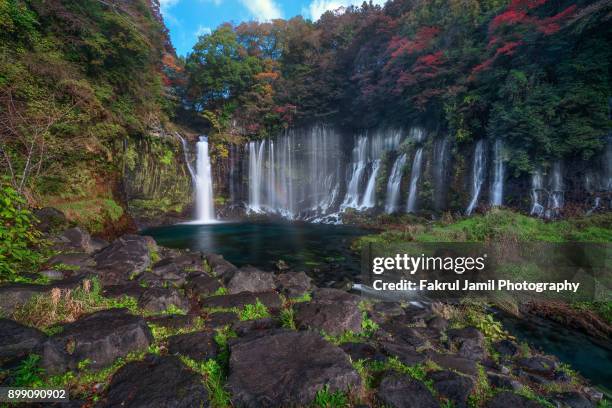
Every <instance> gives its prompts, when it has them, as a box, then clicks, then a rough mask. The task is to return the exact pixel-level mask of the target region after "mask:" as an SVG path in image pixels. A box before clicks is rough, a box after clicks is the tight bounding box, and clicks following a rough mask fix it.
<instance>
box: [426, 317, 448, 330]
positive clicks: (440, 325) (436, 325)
mask: <svg viewBox="0 0 612 408" xmlns="http://www.w3.org/2000/svg"><path fill="white" fill-rule="evenodd" d="M427 327H429V328H431V329H435V330H438V331H444V330H446V328H447V327H448V320H446V319H445V318H443V317H440V316H434V317H432V318H431V319H429V320H428V321H427Z"/></svg>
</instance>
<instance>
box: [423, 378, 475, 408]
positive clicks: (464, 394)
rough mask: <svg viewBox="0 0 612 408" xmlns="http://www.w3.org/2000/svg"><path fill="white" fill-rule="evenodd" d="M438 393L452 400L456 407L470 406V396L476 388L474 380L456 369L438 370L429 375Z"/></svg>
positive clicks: (464, 407)
mask: <svg viewBox="0 0 612 408" xmlns="http://www.w3.org/2000/svg"><path fill="white" fill-rule="evenodd" d="M428 378H429V379H430V380H431V381H432V382H433V387H434V389H435V390H436V392H437V393H438V395H440V396H442V397H444V398H447V399H449V400H451V401H452V402H453V404H454V406H455V407H456V408H466V407H467V406H468V402H467V401H468V396H469V395H470V394H471V393H472V390H473V389H474V380H473V379H472V378H470V377H466V376H465V375H461V374H457V373H456V372H454V371H437V372H434V373H431V374H429V375H428Z"/></svg>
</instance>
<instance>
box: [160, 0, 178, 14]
mask: <svg viewBox="0 0 612 408" xmlns="http://www.w3.org/2000/svg"><path fill="white" fill-rule="evenodd" d="M179 1H180V0H159V9H160V10H161V12H162V13H166V12H167V11H168V10H169V9H171V8H172V7H174V6H176V5H177V4H178V2H179Z"/></svg>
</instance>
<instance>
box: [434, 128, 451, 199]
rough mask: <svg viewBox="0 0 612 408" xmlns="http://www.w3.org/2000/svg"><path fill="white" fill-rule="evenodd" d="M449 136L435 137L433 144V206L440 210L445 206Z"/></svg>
mask: <svg viewBox="0 0 612 408" xmlns="http://www.w3.org/2000/svg"><path fill="white" fill-rule="evenodd" d="M449 153H450V138H449V137H443V138H440V139H437V140H436V141H435V144H434V156H433V182H434V207H435V209H436V210H438V211H440V210H442V209H443V208H444V207H445V206H446V189H447V187H448V183H447V171H448V165H449Z"/></svg>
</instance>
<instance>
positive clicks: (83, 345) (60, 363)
mask: <svg viewBox="0 0 612 408" xmlns="http://www.w3.org/2000/svg"><path fill="white" fill-rule="evenodd" d="M152 341H153V336H152V335H151V331H150V330H149V327H148V326H147V324H146V322H145V320H144V319H143V318H142V317H140V316H134V315H131V314H129V313H127V310H126V309H111V310H103V311H100V312H96V313H92V314H90V315H88V316H85V317H82V318H81V319H79V320H77V321H75V322H72V323H69V324H66V325H64V326H63V330H62V331H61V332H60V333H58V334H56V335H54V336H51V337H49V338H48V339H47V340H46V341H45V342H44V344H43V346H42V347H43V357H42V365H43V367H44V368H45V369H46V370H47V372H49V373H50V374H59V373H62V372H65V371H67V370H74V369H76V368H77V365H78V363H79V362H80V361H83V360H85V359H89V361H90V365H89V368H92V369H100V368H103V367H105V366H107V365H110V364H111V363H113V361H115V360H116V359H117V358H119V357H123V356H126V355H127V354H128V353H130V352H132V351H142V350H146V349H147V348H148V347H149V345H150V344H151V342H152Z"/></svg>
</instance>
